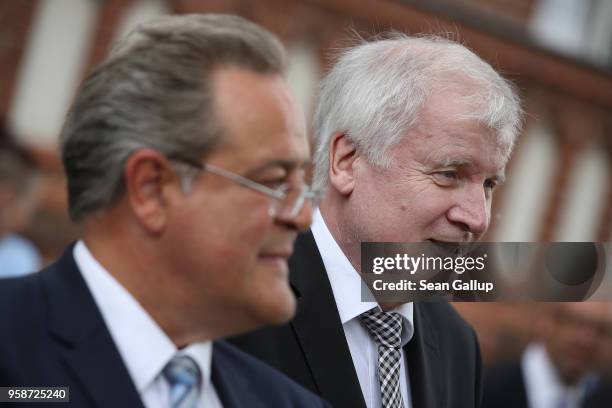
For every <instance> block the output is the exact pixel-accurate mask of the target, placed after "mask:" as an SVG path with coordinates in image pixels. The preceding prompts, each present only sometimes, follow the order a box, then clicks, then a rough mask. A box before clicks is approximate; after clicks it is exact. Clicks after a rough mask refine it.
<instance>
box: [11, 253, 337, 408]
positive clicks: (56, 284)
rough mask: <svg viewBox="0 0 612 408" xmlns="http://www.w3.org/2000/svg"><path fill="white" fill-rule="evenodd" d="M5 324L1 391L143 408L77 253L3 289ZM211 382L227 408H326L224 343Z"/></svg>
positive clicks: (93, 404)
mask: <svg viewBox="0 0 612 408" xmlns="http://www.w3.org/2000/svg"><path fill="white" fill-rule="evenodd" d="M0 322H1V324H2V328H1V329H0V386H68V387H70V405H69V406H71V407H79V408H81V407H130V408H133V407H134V408H135V407H142V406H143V404H142V402H141V400H140V397H139V394H138V392H137V390H136V388H135V387H134V385H133V383H132V380H131V378H130V376H129V374H128V371H127V368H126V367H125V364H124V363H123V361H122V359H121V357H120V355H119V353H118V351H117V348H116V347H115V345H114V343H113V340H112V338H111V336H110V333H109V331H108V329H107V327H106V325H105V323H104V321H103V319H102V316H101V314H100V312H99V310H98V308H97V306H96V304H95V302H94V300H93V297H92V296H91V293H90V292H89V289H88V288H87V285H86V283H85V281H84V280H83V278H82V276H81V274H80V272H79V270H78V268H77V266H76V263H75V262H74V259H73V256H72V248H70V249H69V250H68V251H66V253H65V254H64V255H63V256H62V257H61V258H60V259H59V261H58V262H56V263H55V264H53V265H51V266H49V267H48V268H46V269H45V270H43V271H42V272H40V273H38V274H34V275H30V276H27V277H23V278H16V279H6V280H1V281H0ZM144 341H146V339H143V342H144ZM212 382H213V384H214V385H215V389H216V390H217V393H218V395H219V398H220V400H221V402H222V404H223V406H224V407H248V408H251V407H261V408H264V407H283V408H284V407H323V406H328V404H326V403H324V402H323V401H322V400H321V399H320V398H318V397H317V396H315V395H313V394H312V393H310V392H308V391H307V390H305V389H303V388H302V387H300V386H299V385H298V384H296V383H294V382H293V381H291V380H290V379H288V378H287V377H285V376H284V375H282V374H281V373H279V372H278V371H276V370H274V369H272V368H271V367H269V366H267V365H266V364H264V363H262V362H260V361H258V360H256V359H254V358H253V357H251V356H249V355H247V354H246V353H243V352H241V351H240V350H237V349H236V348H234V347H233V346H230V345H229V344H227V343H225V342H215V343H214V345H213V356H212ZM32 405H33V406H34V407H41V406H42V405H41V404H40V403H34V404H32ZM18 406H25V405H24V404H19V405H18ZM50 406H53V407H59V406H61V404H60V405H58V404H50Z"/></svg>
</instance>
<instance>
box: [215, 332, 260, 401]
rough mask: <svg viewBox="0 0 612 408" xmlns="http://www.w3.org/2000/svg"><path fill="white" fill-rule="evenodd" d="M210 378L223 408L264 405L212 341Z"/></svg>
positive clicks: (249, 384) (248, 383)
mask: <svg viewBox="0 0 612 408" xmlns="http://www.w3.org/2000/svg"><path fill="white" fill-rule="evenodd" d="M210 379H211V381H212V383H213V385H214V387H215V391H216V392H217V395H218V396H219V400H220V401H221V404H222V405H223V407H224V408H241V407H244V408H264V407H265V405H263V403H262V402H261V401H260V400H259V398H258V397H257V395H256V394H255V393H253V392H251V389H250V387H251V383H250V382H249V381H248V380H247V378H246V377H245V376H244V375H243V374H242V373H241V372H240V371H236V369H235V367H234V366H233V365H232V363H231V361H229V360H228V359H227V358H226V357H224V355H223V353H222V352H219V350H218V349H217V347H216V343H213V356H212V367H211V376H210Z"/></svg>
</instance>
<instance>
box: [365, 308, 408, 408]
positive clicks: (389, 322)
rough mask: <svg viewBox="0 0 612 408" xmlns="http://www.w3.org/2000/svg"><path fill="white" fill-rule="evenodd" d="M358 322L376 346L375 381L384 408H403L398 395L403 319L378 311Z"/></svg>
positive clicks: (393, 314) (395, 314) (375, 310)
mask: <svg viewBox="0 0 612 408" xmlns="http://www.w3.org/2000/svg"><path fill="white" fill-rule="evenodd" d="M361 321H362V322H363V324H364V325H365V327H366V328H367V329H368V331H369V332H370V335H372V337H373V338H374V341H375V342H376V344H378V380H379V381H380V398H381V400H382V407H383V408H403V407H404V402H403V400H402V394H401V393H400V385H399V378H400V359H401V357H402V353H401V350H400V348H401V342H402V316H401V315H399V314H398V313H394V312H383V311H381V310H380V309H378V308H375V309H371V310H368V311H367V312H365V313H362V314H361Z"/></svg>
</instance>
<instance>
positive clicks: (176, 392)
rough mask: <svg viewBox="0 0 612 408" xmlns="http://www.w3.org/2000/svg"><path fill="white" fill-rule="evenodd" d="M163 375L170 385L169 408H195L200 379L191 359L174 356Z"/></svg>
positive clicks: (195, 364)
mask: <svg viewBox="0 0 612 408" xmlns="http://www.w3.org/2000/svg"><path fill="white" fill-rule="evenodd" d="M163 374H164V377H165V378H166V380H167V381H168V384H169V385H170V408H195V407H196V406H197V402H198V397H199V394H200V381H201V377H202V376H201V374H200V368H199V367H198V364H197V363H196V362H195V361H194V360H193V359H192V358H191V357H187V356H175V357H174V358H172V360H170V362H169V363H168V364H167V365H166V367H164V370H163Z"/></svg>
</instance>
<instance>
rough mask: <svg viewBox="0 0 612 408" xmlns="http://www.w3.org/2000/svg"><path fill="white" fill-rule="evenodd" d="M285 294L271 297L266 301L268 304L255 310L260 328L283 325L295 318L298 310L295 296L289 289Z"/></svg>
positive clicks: (261, 305)
mask: <svg viewBox="0 0 612 408" xmlns="http://www.w3.org/2000/svg"><path fill="white" fill-rule="evenodd" d="M283 292H285V293H282V294H280V293H279V294H276V295H275V296H270V297H269V298H268V299H266V300H268V302H266V303H265V304H260V305H258V307H257V309H256V310H254V312H255V319H256V320H257V322H258V325H259V326H265V325H278V324H283V323H287V322H288V321H289V320H291V319H292V318H293V316H294V315H295V309H296V301H295V296H293V293H292V292H291V291H290V290H289V288H287V290H286V291H283ZM270 295H271V294H270ZM262 300H263V299H262Z"/></svg>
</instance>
